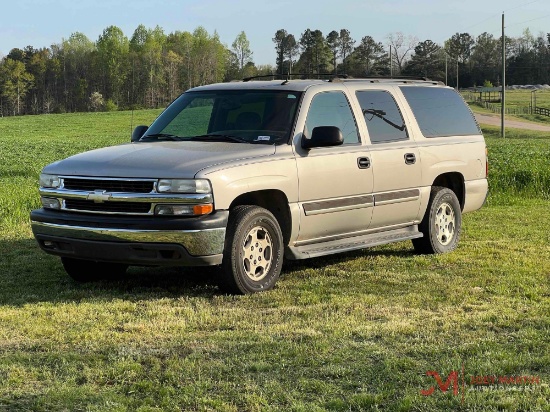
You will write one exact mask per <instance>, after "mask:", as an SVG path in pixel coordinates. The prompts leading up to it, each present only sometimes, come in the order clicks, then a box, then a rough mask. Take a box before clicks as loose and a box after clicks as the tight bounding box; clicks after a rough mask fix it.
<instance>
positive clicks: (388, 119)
mask: <svg viewBox="0 0 550 412" xmlns="http://www.w3.org/2000/svg"><path fill="white" fill-rule="evenodd" d="M357 100H359V104H360V105H361V110H363V115H364V116H365V122H366V123H367V129H368V131H369V137H370V141H371V143H381V142H392V141H396V140H407V139H408V135H407V129H406V128H405V122H404V121H403V116H401V112H400V111H399V107H397V103H395V100H394V99H393V96H392V95H391V94H390V93H388V92H386V91H383V90H369V91H360V92H357Z"/></svg>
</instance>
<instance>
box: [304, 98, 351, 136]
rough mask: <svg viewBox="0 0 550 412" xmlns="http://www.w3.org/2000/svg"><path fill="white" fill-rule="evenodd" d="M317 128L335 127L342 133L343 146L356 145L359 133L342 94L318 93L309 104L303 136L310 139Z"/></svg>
mask: <svg viewBox="0 0 550 412" xmlns="http://www.w3.org/2000/svg"><path fill="white" fill-rule="evenodd" d="M317 126H336V127H338V128H339V129H340V130H341V131H342V136H344V144H349V143H358V142H359V133H358V132H357V125H356V123H355V118H354V117H353V114H352V112H351V109H350V107H349V104H348V100H347V99H346V96H345V95H344V93H342V92H326V93H319V94H317V95H316V96H315V97H314V98H313V101H312V102H311V106H310V107H309V112H308V115H307V120H306V130H305V131H304V134H305V135H306V137H307V138H310V137H311V132H312V131H313V129H314V128H315V127H317Z"/></svg>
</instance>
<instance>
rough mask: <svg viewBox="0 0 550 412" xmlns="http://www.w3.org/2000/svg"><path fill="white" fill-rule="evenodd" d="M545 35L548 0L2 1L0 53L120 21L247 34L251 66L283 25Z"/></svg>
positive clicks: (227, 38)
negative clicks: (250, 52)
mask: <svg viewBox="0 0 550 412" xmlns="http://www.w3.org/2000/svg"><path fill="white" fill-rule="evenodd" d="M503 12H504V14H505V26H506V35H507V36H512V37H517V36H520V35H521V34H522V32H523V31H524V30H525V29H526V28H529V29H530V31H531V33H532V34H533V35H535V36H536V35H538V34H539V33H541V32H543V33H550V0H536V1H533V0H523V1H521V0H520V1H518V0H498V1H497V0H414V1H412V0H378V1H372V0H362V1H359V0H340V1H331V2H329V1H323V0H315V1H314V0H301V1H296V0H294V1H287V0H162V1H147V0H0V57H2V56H5V55H7V54H8V53H9V51H10V50H11V49H13V48H21V49H22V48H24V47H26V46H28V45H30V46H33V47H34V48H41V47H49V46H51V45H52V44H55V43H60V42H61V41H62V40H63V39H67V38H69V36H70V35H71V34H72V33H75V32H81V33H84V34H85V35H86V36H87V37H88V38H89V39H90V40H92V41H96V40H97V39H98V38H99V36H100V35H101V33H102V32H103V30H104V29H105V28H107V27H109V26H111V25H114V26H118V27H119V28H121V29H122V31H123V32H124V34H125V35H126V36H127V37H128V38H130V37H131V36H132V33H133V32H134V30H135V29H136V27H137V26H138V25H140V24H143V25H145V26H146V27H147V28H154V27H155V26H157V25H158V26H160V27H161V28H162V29H164V32H165V33H166V34H168V33H171V32H174V31H190V32H192V31H193V30H195V29H196V28H197V27H199V26H202V27H204V28H205V29H206V30H207V31H208V32H209V33H210V34H213V33H214V31H216V32H217V33H218V35H219V37H220V40H221V41H222V43H224V44H225V45H226V46H227V47H228V48H231V44H232V43H233V41H234V40H235V38H236V37H237V35H238V34H239V33H240V32H241V31H244V32H245V33H246V36H247V38H248V40H249V41H250V48H251V50H252V52H253V58H252V59H253V61H254V62H255V63H256V65H261V64H271V65H274V64H275V49H274V43H273V41H272V38H273V36H274V35H275V32H276V31H277V30H279V29H285V30H286V31H287V32H288V33H291V34H293V35H294V36H295V37H296V40H298V39H299V38H300V35H301V34H302V33H303V32H304V31H305V30H306V29H308V28H309V29H311V30H321V31H322V32H323V34H324V35H325V36H326V35H327V34H328V33H329V32H330V31H332V30H337V31H339V30H340V29H343V28H345V29H348V30H349V31H350V34H351V36H352V38H353V39H355V40H357V43H358V42H359V41H360V40H361V38H362V37H364V36H371V37H373V38H374V39H375V40H376V41H379V42H382V43H383V44H384V45H386V44H387V37H388V35H389V34H390V33H396V32H402V33H404V34H405V35H411V36H416V37H417V38H418V40H419V41H423V40H432V41H434V42H436V43H438V44H442V43H443V42H444V41H445V40H446V39H448V38H450V37H451V36H452V35H453V34H455V33H464V32H467V33H470V35H472V36H477V35H479V34H481V33H483V32H488V33H491V34H493V35H494V36H495V37H499V36H500V33H501V18H502V17H501V16H502V13H503Z"/></svg>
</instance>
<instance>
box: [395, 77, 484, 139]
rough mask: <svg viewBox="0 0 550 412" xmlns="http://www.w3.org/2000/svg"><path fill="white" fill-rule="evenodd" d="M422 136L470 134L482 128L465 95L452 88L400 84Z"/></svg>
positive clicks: (478, 131) (476, 132) (478, 132)
mask: <svg viewBox="0 0 550 412" xmlns="http://www.w3.org/2000/svg"><path fill="white" fill-rule="evenodd" d="M401 91H402V92H403V94H404V95H405V99H407V102H408V103H409V106H411V110H412V112H413V114H414V117H416V121H417V122H418V126H420V131H421V132H422V134H423V135H424V137H443V136H469V135H476V134H480V133H481V131H480V130H479V127H478V125H477V123H476V121H475V119H474V115H473V114H472V112H471V111H470V108H469V107H468V105H467V104H466V103H465V102H464V99H463V98H462V97H461V96H460V95H459V94H458V93H457V92H456V91H455V90H453V89H444V88H442V87H418V86H415V87H401Z"/></svg>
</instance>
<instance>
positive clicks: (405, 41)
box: [387, 31, 418, 73]
mask: <svg viewBox="0 0 550 412" xmlns="http://www.w3.org/2000/svg"><path fill="white" fill-rule="evenodd" d="M387 39H388V44H389V46H390V47H391V48H392V59H393V60H394V61H395V63H396V66H397V69H398V70H399V73H401V71H402V70H403V68H404V67H405V62H406V61H407V57H408V55H409V53H410V52H412V51H413V50H414V48H415V47H416V45H417V44H418V38H417V37H416V36H411V35H408V36H405V35H404V34H403V33H402V32H400V31H398V32H396V33H390V34H388V37H387Z"/></svg>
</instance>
